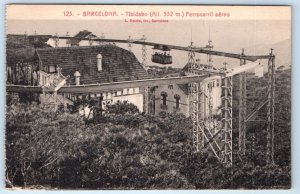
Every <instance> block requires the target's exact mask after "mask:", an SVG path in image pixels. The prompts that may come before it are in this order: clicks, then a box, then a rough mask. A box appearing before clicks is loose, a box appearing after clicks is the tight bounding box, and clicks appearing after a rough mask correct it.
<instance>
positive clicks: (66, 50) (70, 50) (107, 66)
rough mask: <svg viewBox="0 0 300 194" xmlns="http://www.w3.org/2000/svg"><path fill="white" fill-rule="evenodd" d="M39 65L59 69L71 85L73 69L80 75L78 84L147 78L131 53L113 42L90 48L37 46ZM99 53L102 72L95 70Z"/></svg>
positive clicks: (73, 81) (73, 79)
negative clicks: (38, 47) (39, 47)
mask: <svg viewBox="0 0 300 194" xmlns="http://www.w3.org/2000/svg"><path fill="white" fill-rule="evenodd" d="M37 54H38V57H39V60H40V61H41V62H42V65H55V66H59V67H60V68H62V74H63V75H64V76H66V77H67V76H70V77H69V78H68V79H67V84H70V85H74V84H75V78H74V73H75V71H79V72H80V74H81V77H80V82H81V84H96V83H109V82H121V81H132V80H139V79H146V78H148V75H147V72H146V71H145V70H144V68H143V67H142V65H141V64H140V63H139V61H138V60H137V58H136V57H135V55H134V54H133V53H132V52H129V51H127V50H125V49H122V48H120V47H117V46H114V45H102V46H91V47H58V48H45V49H37ZM98 54H101V55H102V71H98V70H97V55H98Z"/></svg>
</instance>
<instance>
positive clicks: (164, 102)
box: [153, 64, 222, 117]
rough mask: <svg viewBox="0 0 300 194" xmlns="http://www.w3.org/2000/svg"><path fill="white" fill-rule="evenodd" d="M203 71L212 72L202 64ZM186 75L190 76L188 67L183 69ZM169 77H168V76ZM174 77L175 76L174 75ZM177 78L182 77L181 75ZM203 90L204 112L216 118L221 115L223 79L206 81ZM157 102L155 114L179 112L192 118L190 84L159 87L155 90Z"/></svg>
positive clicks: (215, 77)
mask: <svg viewBox="0 0 300 194" xmlns="http://www.w3.org/2000/svg"><path fill="white" fill-rule="evenodd" d="M200 66H201V67H203V68H204V69H203V70H212V71H214V70H213V69H212V68H208V66H207V65H205V64H201V65H200ZM183 71H184V73H185V75H189V72H188V65H186V66H185V67H184V68H183ZM167 76H168V75H167ZM172 76H174V75H172ZM177 76H180V75H179V74H178V75H177ZM201 85H202V90H203V92H204V94H205V96H206V97H205V98H204V104H203V107H201V108H203V110H204V112H205V113H206V117H208V116H209V115H210V116H216V115H218V114H220V113H221V110H220V107H221V103H222V101H221V94H222V93H221V92H222V89H221V77H220V76H212V77H208V78H206V79H204V80H203V81H202V82H201ZM154 95H155V98H154V99H155V102H153V104H154V107H155V108H154V112H155V114H159V113H160V112H166V113H171V112H177V113H182V114H184V115H185V116H190V109H189V103H190V102H189V85H188V84H180V85H177V84H174V85H166V86H158V87H156V89H155V93H154Z"/></svg>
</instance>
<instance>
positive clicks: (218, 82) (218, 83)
mask: <svg viewBox="0 0 300 194" xmlns="http://www.w3.org/2000/svg"><path fill="white" fill-rule="evenodd" d="M219 86H220V80H219V79H217V87H219Z"/></svg>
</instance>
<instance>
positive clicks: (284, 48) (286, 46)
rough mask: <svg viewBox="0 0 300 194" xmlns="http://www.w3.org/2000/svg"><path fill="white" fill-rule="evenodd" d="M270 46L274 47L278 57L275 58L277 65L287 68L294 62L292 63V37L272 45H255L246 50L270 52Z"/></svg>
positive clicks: (259, 52)
mask: <svg viewBox="0 0 300 194" xmlns="http://www.w3.org/2000/svg"><path fill="white" fill-rule="evenodd" d="M270 48H273V49H274V51H273V52H274V54H275V57H276V58H275V64H276V67H279V66H281V65H283V66H285V67H286V68H289V67H290V65H291V64H292V63H291V62H292V59H291V57H292V49H291V39H286V40H283V41H280V42H277V43H275V44H271V45H265V44H259V45H255V46H253V47H250V48H246V51H247V53H251V54H252V53H253V54H257V55H260V54H268V52H269V51H270ZM266 52H267V53H266Z"/></svg>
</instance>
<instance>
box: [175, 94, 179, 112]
mask: <svg viewBox="0 0 300 194" xmlns="http://www.w3.org/2000/svg"><path fill="white" fill-rule="evenodd" d="M174 99H175V108H176V110H178V109H179V103H180V96H179V95H178V94H175V95H174Z"/></svg>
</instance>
